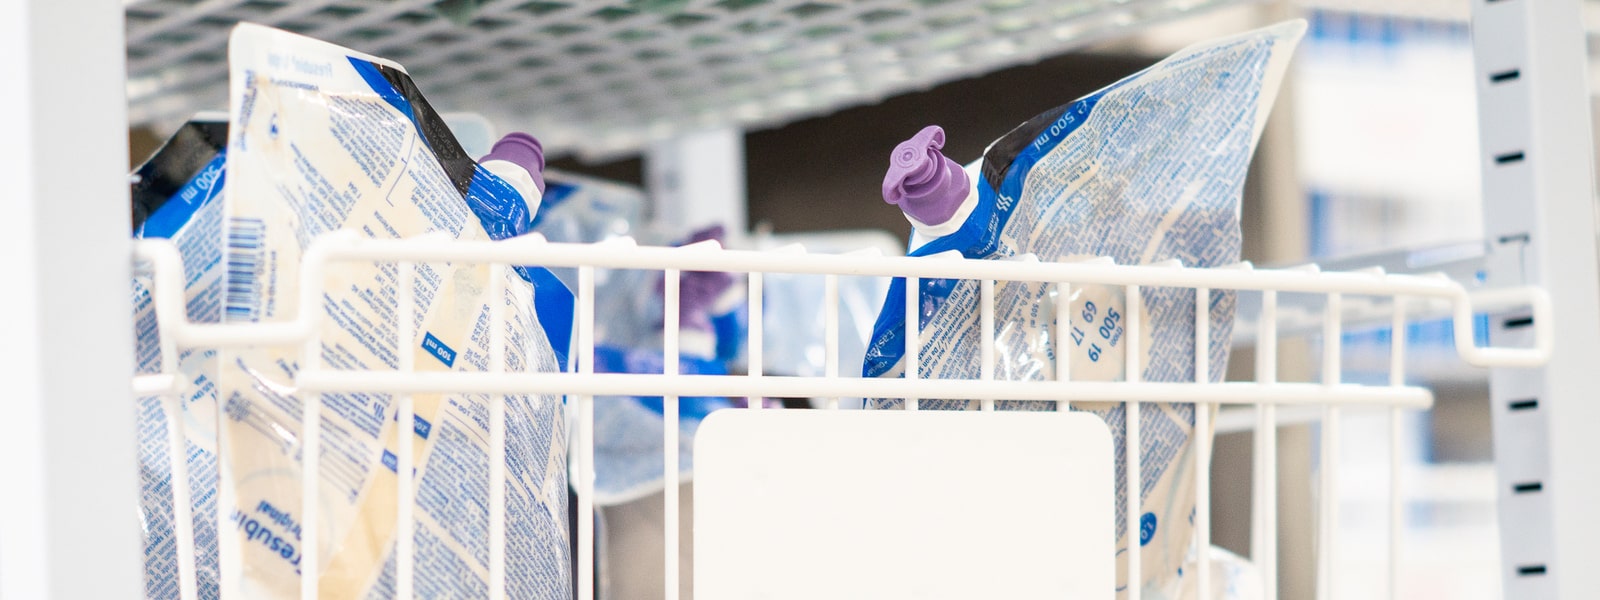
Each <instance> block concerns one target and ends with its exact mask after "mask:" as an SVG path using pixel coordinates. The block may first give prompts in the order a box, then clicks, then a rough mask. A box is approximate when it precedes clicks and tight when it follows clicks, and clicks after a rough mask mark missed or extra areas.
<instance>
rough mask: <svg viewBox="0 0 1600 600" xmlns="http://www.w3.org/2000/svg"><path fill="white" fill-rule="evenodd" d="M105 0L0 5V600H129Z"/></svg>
mask: <svg viewBox="0 0 1600 600" xmlns="http://www.w3.org/2000/svg"><path fill="white" fill-rule="evenodd" d="M122 35H123V12H122V3H121V2H119V1H117V0H94V1H91V2H59V1H56V0H10V1H7V2H0V82H4V84H3V85H0V182H3V183H0V198H3V199H4V202H3V204H0V211H3V214H4V219H5V223H6V228H5V229H6V231H5V234H4V235H0V265H3V269H0V273H3V274H4V277H5V282H6V289H5V291H4V293H0V331H4V332H5V333H4V335H5V345H4V348H5V350H4V352H3V354H0V379H3V380H4V381H5V382H6V388H7V390H6V399H5V407H6V408H5V413H4V414H5V420H4V423H5V432H4V434H0V489H3V490H4V491H3V492H0V598H7V599H11V598H15V599H18V600H21V599H23V598H137V597H140V596H142V594H141V592H142V591H143V589H144V586H142V585H140V570H139V569H140V562H139V557H140V555H141V553H140V540H139V524H138V521H136V520H135V519H133V515H134V514H135V513H134V511H135V510H136V509H137V507H138V505H139V502H138V495H137V489H138V488H137V486H138V483H137V480H136V476H137V474H138V471H137V470H136V467H135V464H134V456H135V455H136V452H137V446H136V444H135V440H134V421H133V416H134V410H133V405H132V404H131V402H130V396H131V389H130V388H129V385H128V375H129V374H130V373H132V372H133V317H132V309H131V307H130V306H129V303H128V297H129V287H128V286H129V281H130V277H131V271H130V259H131V257H132V251H131V248H132V246H131V242H130V241H129V239H128V238H129V229H128V227H129V225H128V223H129V221H128V180H127V176H126V173H127V168H128V139H127V131H128V120H127V106H128V105H127V90H126V87H125V85H124V80H125V73H126V71H125V64H124V62H123V53H124V52H125V51H126V48H125V47H124V45H123V41H122V39H123V38H122Z"/></svg>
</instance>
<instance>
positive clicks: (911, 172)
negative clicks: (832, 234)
mask: <svg viewBox="0 0 1600 600" xmlns="http://www.w3.org/2000/svg"><path fill="white" fill-rule="evenodd" d="M941 148H944V129H943V128H941V127H939V126H938V125H929V126H927V127H924V128H922V131H918V132H917V135H916V136H913V137H912V138H911V139H909V140H906V141H904V142H901V143H900V145H898V146H895V147H894V154H892V155H890V156H889V172H888V173H885V174H884V176H883V201H884V202H888V203H889V204H893V205H896V206H899V207H900V210H901V211H904V212H905V213H906V214H907V215H910V216H911V218H913V219H916V220H917V221H918V222H921V223H925V224H928V225H938V224H940V223H944V222H946V221H949V220H950V218H951V217H953V216H955V214H956V209H958V208H960V207H961V202H962V201H963V200H966V199H967V193H968V185H969V184H970V180H969V179H967V173H966V171H963V170H961V165H959V164H956V161H953V160H950V159H948V158H945V156H944V154H942V153H940V152H939V149H941Z"/></svg>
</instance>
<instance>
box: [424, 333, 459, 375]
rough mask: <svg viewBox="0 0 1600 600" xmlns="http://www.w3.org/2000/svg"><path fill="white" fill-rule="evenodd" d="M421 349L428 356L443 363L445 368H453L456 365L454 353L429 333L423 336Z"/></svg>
mask: <svg viewBox="0 0 1600 600" xmlns="http://www.w3.org/2000/svg"><path fill="white" fill-rule="evenodd" d="M422 349H423V350H427V351H428V354H432V355H433V357H434V358H437V359H439V362H442V363H444V366H446V367H453V366H455V364H456V351H455V350H452V349H450V347H449V346H446V345H444V342H441V341H439V338H436V337H433V334H431V333H427V334H423V336H422Z"/></svg>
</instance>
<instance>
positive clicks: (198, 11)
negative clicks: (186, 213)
mask: <svg viewBox="0 0 1600 600" xmlns="http://www.w3.org/2000/svg"><path fill="white" fill-rule="evenodd" d="M1240 1H1241V0H1070V1H1054V2H1035V1H1030V0H918V1H916V2H899V1H890V0H871V1H862V2H843V1H835V0H826V1H817V0H716V1H711V0H605V1H589V0H570V1H568V0H562V1H552V0H534V1H528V0H482V1H475V0H454V1H447V2H437V1H436V0H396V1H393V2H384V3H372V2H356V1H352V0H318V1H311V2H288V1H286V0H209V1H204V2H191V1H186V0H144V1H138V2H133V3H131V4H129V5H128V6H127V8H126V16H127V27H128V45H127V52H128V98H129V107H130V108H129V110H130V113H129V117H130V119H129V120H130V122H131V123H133V124H135V125H137V124H146V123H151V124H157V123H171V122H174V121H176V120H180V119H182V118H185V117H187V116H188V115H189V114H192V113H193V112H195V111H197V110H201V109H216V108H220V107H223V106H226V98H225V93H226V87H227V39H228V32H229V30H230V29H231V27H232V26H233V24H234V23H235V22H237V21H240V20H246V21H254V22H258V23H262V24H265V25H271V26H274V27H279V28H282V29H287V30H290V31H295V32H299V33H303V34H306V35H310V36H313V37H317V38H319V39H324V40H328V41H331V42H335V43H339V44H342V45H345V46H348V47H350V48H354V49H357V50H360V51H363V52H367V53H370V54H374V55H377V56H382V57H385V58H389V59H392V60H395V61H397V62H399V63H401V64H403V65H405V66H406V67H407V69H408V71H410V73H411V74H412V76H413V77H414V78H415V79H416V80H417V82H418V85H419V86H420V87H421V89H423V90H424V91H425V92H426V93H427V94H428V96H429V98H430V100H431V101H432V102H434V103H435V104H436V105H437V106H438V107H440V108H447V109H451V110H470V111H476V112H479V113H482V114H484V115H486V116H488V117H490V118H491V119H493V120H494V121H495V122H496V123H499V124H501V125H502V126H504V127H507V128H511V129H525V130H528V131H534V132H538V135H539V137H540V139H541V140H542V141H543V142H544V143H545V145H546V147H547V148H549V149H551V150H552V151H556V152H560V151H569V150H570V151H576V152H579V153H580V154H584V155H588V156H604V155H612V154H616V153H621V152H628V151H634V150H638V149H640V148H641V147H643V146H644V145H645V144H647V143H648V142H650V141H652V140H660V139H665V138H668V137H671V136H673V135H674V134H677V133H681V132H684V131H689V130H694V129H698V128H708V127H720V126H738V127H744V128H750V127H760V126H769V125H777V124H782V123H785V122H789V121H793V120H795V119H799V118H803V117H806V116H810V115H817V114H823V113H828V112H831V111H835V110H838V109H841V108H845V107H848V106H854V105H860V104H868V103H872V102H876V101H879V100H881V99H883V98H885V97H888V96H891V95H893V94H896V93H901V92H905V91H908V90H912V89H919V88H927V87H930V86H933V85H937V84H940V83H943V82H947V81H951V80H955V79H960V78H963V77H970V76H974V75H978V74H981V73H986V72H990V71H994V70H996V69H1000V68H1003V67H1007V66H1011V65H1016V64H1023V63H1027V62H1031V61H1036V60H1039V59H1041V58H1044V57H1047V56H1052V55H1057V54H1060V53H1062V52H1065V51H1067V50H1070V49H1073V48H1076V47H1081V46H1083V45H1085V44H1088V43H1091V42H1093V41H1095V40H1099V39H1104V38H1107V37H1110V36H1115V35H1118V34H1122V33H1126V32H1128V31H1131V30H1133V29H1136V28H1140V27H1145V26H1148V25H1149V24H1151V23H1153V22H1158V21H1162V20H1166V19H1170V18H1174V17H1179V16H1183V15H1187V14H1192V13H1198V12H1201V11H1204V10H1208V9H1211V8H1215V7H1220V6H1224V5H1229V4H1237V3H1239V2H1240ZM470 5H475V6H470Z"/></svg>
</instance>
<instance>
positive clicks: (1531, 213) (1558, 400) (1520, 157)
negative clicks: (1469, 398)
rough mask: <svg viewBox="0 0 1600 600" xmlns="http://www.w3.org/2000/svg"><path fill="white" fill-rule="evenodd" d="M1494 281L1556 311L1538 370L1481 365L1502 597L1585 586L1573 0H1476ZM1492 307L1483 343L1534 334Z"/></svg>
mask: <svg viewBox="0 0 1600 600" xmlns="http://www.w3.org/2000/svg"><path fill="white" fill-rule="evenodd" d="M1472 26H1473V36H1472V44H1473V51H1474V54H1475V57H1476V63H1477V66H1476V75H1477V87H1478V128H1479V132H1480V133H1479V135H1480V136H1481V141H1482V148H1481V150H1482V156H1483V159H1482V161H1483V162H1482V165H1483V166H1482V168H1483V211H1484V219H1483V221H1484V224H1485V225H1484V227H1485V231H1484V236H1485V240H1486V243H1487V244H1488V249H1487V266H1488V268H1487V271H1488V284H1489V285H1490V286H1491V287H1505V286H1517V285H1539V286H1543V287H1544V288H1545V289H1547V290H1548V291H1549V293H1550V298H1551V302H1552V309H1553V313H1552V314H1553V316H1554V317H1555V318H1556V319H1557V322H1558V323H1560V324H1561V335H1559V336H1557V337H1556V339H1555V347H1554V352H1553V353H1552V355H1551V359H1550V362H1549V363H1548V364H1546V365H1545V366H1544V368H1542V369H1496V370H1494V371H1493V373H1492V375H1491V383H1490V398H1491V401H1492V406H1493V414H1494V452H1495V463H1496V464H1495V471H1496V473H1497V483H1498V485H1499V491H1498V497H1499V512H1500V544H1501V556H1502V561H1501V562H1502V578H1503V581H1504V582H1505V583H1504V588H1505V597H1506V598H1519V599H1520V598H1588V597H1592V596H1593V594H1594V592H1593V590H1592V588H1593V586H1594V583H1593V581H1592V577H1591V575H1590V573H1589V572H1588V571H1587V569H1588V567H1589V565H1592V564H1594V563H1595V562H1596V561H1600V546H1596V545H1595V544H1594V541H1593V536H1594V535H1595V534H1597V533H1600V512H1596V510H1595V507H1597V506H1600V469H1597V468H1595V467H1594V466H1593V465H1592V464H1591V461H1592V460H1593V457H1594V456H1595V455H1596V454H1600V436H1597V435H1596V434H1595V432H1594V431H1593V429H1594V427H1595V426H1597V425H1600V402H1596V401H1595V398H1594V394H1595V390H1597V389H1600V267H1597V264H1596V255H1595V253H1596V243H1595V234H1596V225H1595V223H1596V222H1595V206H1594V184H1593V174H1592V166H1591V165H1592V159H1593V142H1592V136H1591V133H1590V132H1591V126H1590V116H1589V115H1590V113H1589V110H1590V107H1589V86H1588V82H1587V79H1588V78H1587V74H1588V65H1587V56H1588V54H1587V52H1586V48H1585V34H1584V26H1583V3H1582V2H1580V1H1579V0H1473V2H1472ZM1531 324H1532V319H1531V318H1530V317H1528V316H1526V315H1521V314H1511V315H1504V316H1498V317H1496V318H1495V319H1494V320H1493V321H1492V324H1491V326H1490V341H1491V342H1492V343H1494V344H1498V345H1504V344H1516V343H1518V342H1520V341H1525V340H1526V339H1527V338H1528V337H1529V336H1531V333H1530V330H1531V329H1532V328H1531V327H1529V326H1528V325H1531Z"/></svg>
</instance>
